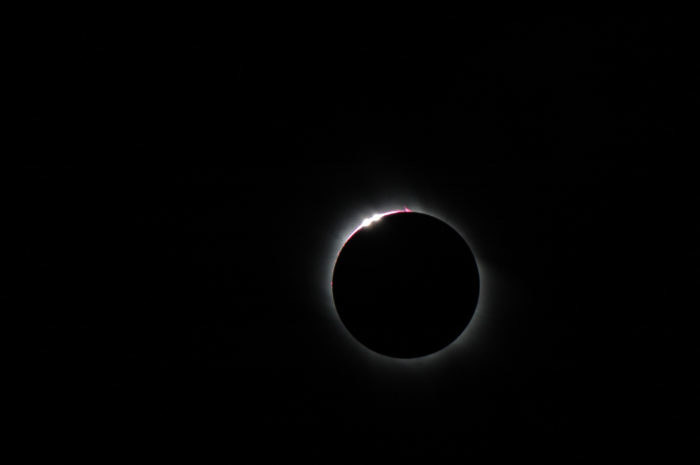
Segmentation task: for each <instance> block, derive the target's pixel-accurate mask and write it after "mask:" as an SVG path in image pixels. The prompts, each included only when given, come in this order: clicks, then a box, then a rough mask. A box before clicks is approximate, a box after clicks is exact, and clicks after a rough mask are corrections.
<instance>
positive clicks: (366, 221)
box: [338, 207, 411, 254]
mask: <svg viewBox="0 0 700 465" xmlns="http://www.w3.org/2000/svg"><path fill="white" fill-rule="evenodd" d="M410 212H411V210H410V209H408V208H406V207H404V209H403V210H392V211H388V212H384V213H375V214H374V215H372V216H370V217H369V218H365V219H364V220H362V223H360V225H359V226H358V227H357V228H355V230H354V231H353V232H351V233H350V235H349V236H348V237H347V239H345V242H347V241H349V240H350V238H351V237H352V236H354V235H355V233H356V232H357V231H359V230H360V229H362V228H366V227H367V226H369V225H371V224H373V223H376V222H377V221H379V220H381V219H382V218H384V217H385V216H388V215H393V214H395V213H410ZM338 253H339V254H340V251H339V252H338Z"/></svg>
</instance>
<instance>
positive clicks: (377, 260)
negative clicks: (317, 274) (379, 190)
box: [332, 210, 479, 358]
mask: <svg viewBox="0 0 700 465" xmlns="http://www.w3.org/2000/svg"><path fill="white" fill-rule="evenodd" d="M332 287H333V300H334V303H335V307H336V310H337V312H338V315H339V316H340V319H341V321H342V323H343V325H344V326H345V327H346V328H347V330H348V331H349V332H350V333H351V334H352V335H353V336H354V337H355V339H357V341H359V342H360V343H361V344H363V345H364V346H366V347H367V348H369V349H371V350H373V351H375V352H378V353H380V354H384V355H387V356H390V357H396V358H414V357H420V356H424V355H428V354H431V353H434V352H437V351H439V350H441V349H443V348H445V347H446V346H448V345H449V344H450V343H452V342H453V341H454V340H455V339H456V338H457V337H458V336H459V335H460V334H461V333H462V332H463V331H464V329H465V328H466V327H467V325H468V324H469V321H470V320H471V319H472V316H473V315H474V312H475V310H476V304H477V302H478V299H479V271H478V267H477V264H476V260H475V258H474V255H473V253H472V251H471V249H470V248H469V245H468V244H467V243H466V241H465V240H464V239H463V238H462V236H461V235H460V234H459V233H458V232H457V231H455V230H454V229H453V228H452V227H451V226H450V225H448V224H447V223H445V222H443V221H441V220H439V219H437V218H435V217H433V216H430V215H427V214H424V213H417V212H411V211H408V210H406V211H395V212H388V213H385V214H379V215H374V216H372V217H371V218H367V219H366V220H365V221H363V222H362V224H361V225H360V226H359V227H358V228H357V229H356V230H355V231H354V232H353V234H351V236H350V238H349V239H348V240H347V241H346V242H345V244H344V245H343V247H342V249H341V251H340V253H339V254H338V258H337V260H336V263H335V267H334V269H333V279H332Z"/></svg>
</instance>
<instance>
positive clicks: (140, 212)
mask: <svg viewBox="0 0 700 465" xmlns="http://www.w3.org/2000/svg"><path fill="white" fill-rule="evenodd" d="M244 23H245V21H244V20H239V21H236V22H235V25H234V26H231V28H230V29H224V30H220V29H217V28H214V27H211V28H208V27H203V26H201V25H200V26H199V27H198V28H193V27H181V26H176V25H170V26H168V27H164V28H162V29H161V28H154V27H145V28H143V27H140V28H127V27H124V28H121V29H116V30H115V29H112V28H110V29H109V30H107V29H102V28H101V27H100V26H99V25H93V26H91V27H82V28H80V27H79V28H75V29H70V30H65V31H59V32H56V33H53V32H52V33H50V34H49V33H44V34H40V33H37V34H27V36H26V37H22V38H21V39H20V40H18V41H17V44H18V47H20V48H21V53H20V55H21V56H22V58H23V59H22V65H21V66H19V67H18V70H19V72H20V76H21V80H22V85H21V86H20V88H19V95H20V97H21V99H22V100H23V111H22V112H21V114H20V115H19V118H18V119H19V121H20V123H21V124H20V126H21V128H20V130H19V133H18V135H19V137H21V139H22V143H21V144H20V146H19V147H18V154H19V157H18V158H19V160H20V169H19V170H18V171H16V170H8V171H7V172H6V173H4V175H5V176H6V178H7V179H6V181H7V182H6V183H5V184H6V185H7V186H9V188H10V189H9V195H8V197H7V199H6V202H8V204H9V207H8V211H9V212H10V214H11V215H12V216H11V218H12V221H11V222H10V225H9V227H10V228H12V230H16V231H18V232H19V236H18V239H16V240H15V241H14V242H13V243H11V244H8V245H7V246H8V248H10V249H12V250H11V252H19V256H20V261H19V262H17V263H16V264H15V262H10V264H11V268H10V270H9V276H10V278H9V280H8V281H7V284H8V286H7V291H6V292H5V293H4V294H5V296H7V297H8V298H7V299H5V300H6V301H7V302H9V303H10V304H11V305H12V306H13V308H17V314H18V315H20V317H21V318H20V323H18V326H17V331H16V332H17V333H18V334H20V335H21V337H22V342H21V343H20V344H19V345H17V346H16V352H17V354H18V356H17V357H16V359H18V360H20V365H21V366H22V368H23V369H22V376H21V377H20V378H19V379H21V380H22V383H21V384H22V386H23V387H22V390H23V393H24V395H23V396H22V397H21V400H20V401H19V404H20V406H21V408H23V409H24V411H25V412H26V414H25V415H23V420H22V421H21V422H20V423H19V425H18V428H17V429H18V430H19V431H20V432H22V433H24V432H26V434H27V436H28V437H29V438H31V439H30V440H29V445H28V446H27V453H28V454H30V455H33V454H41V455H47V456H49V457H62V456H66V457H74V458H88V459H96V460H98V461H103V459H107V458H114V457H128V458H129V461H148V462H151V463H152V462H154V461H156V462H158V461H169V460H171V459H173V458H178V459H182V460H187V461H192V462H198V463H199V462H202V461H215V462H222V463H255V462H262V463H283V462H292V463H466V462H468V461H473V462H474V463H492V462H494V463H516V462H517V463H521V461H522V460H525V459H528V460H532V459H537V460H538V461H552V462H556V463H591V462H593V461H599V460H600V459H601V458H606V457H608V458H609V457H616V458H619V459H625V458H628V459H630V460H632V458H639V457H647V456H654V457H658V458H667V459H668V458H669V457H670V458H673V459H680V458H683V457H685V455H686V454H688V453H690V452H691V449H690V444H691V441H692V440H694V439H695V438H696V437H697V424H696V416H695V414H694V401H696V400H697V392H698V383H697V381H696V380H695V371H697V369H696V368H694V367H695V365H696V364H697V358H698V355H699V354H698V348H697V336H696V334H695V333H696V330H695V328H696V327H697V321H698V319H697V308H698V299H697V295H696V294H695V290H696V289H697V286H698V265H697V259H698V255H699V250H698V245H697V238H698V236H699V233H700V231H699V229H700V227H699V222H698V215H697V204H698V200H700V198H699V196H698V189H697V180H696V171H695V170H693V169H691V163H690V160H691V159H692V158H694V157H695V156H696V155H697V149H696V145H695V143H694V142H695V141H694V137H692V135H693V134H694V132H695V131H696V127H697V105H698V98H697V97H698V95H697V80H696V76H697V70H698V69H697V68H698V65H697V60H696V58H695V56H696V55H697V53H696V47H695V37H694V33H693V30H692V29H690V28H688V27H687V26H685V25H683V24H681V23H680V22H678V21H675V20H672V19H663V18H653V19H646V20H637V19H635V20H631V19H626V20H620V19H618V20H595V21H591V20H587V21H582V20H573V19H571V18H569V19H561V18H559V19H549V20H538V21H530V20H525V19H521V20H517V21H514V20H510V21H506V22H504V21H498V22H492V21H486V20H484V21H482V20H480V19H478V18H472V19H471V20H470V21H467V22H464V23H460V22H451V23H450V24H449V25H444V27H439V28H436V29H435V30H433V29H431V30H430V31H429V30H428V29H427V28H423V27H417V26H416V27H411V28H408V27H407V28H404V30H403V31H401V32H400V33H398V32H397V33H390V32H388V30H387V31H385V33H384V34H379V35H374V34H372V35H370V34H369V33H367V32H365V31H364V30H361V29H360V28H338V29H337V28H336V27H335V26H334V25H333V24H330V25H328V26H327V27H325V28H323V30H322V31H319V32H315V31H314V32H311V30H309V29H306V28H302V27H288V28H286V29H283V30H280V29H278V28H277V27H269V28H267V29H266V28H253V27H250V28H243V27H241V26H242V24H244ZM385 206H390V207H399V208H401V207H403V206H408V207H409V208H415V206H418V207H421V208H423V209H425V210H428V212H430V209H431V208H433V209H435V210H439V212H438V213H440V214H445V215H448V216H449V217H450V219H452V220H453V221H454V222H455V223H456V224H458V225H459V226H460V227H461V228H463V229H464V230H465V232H466V234H467V236H469V238H470V240H472V246H473V248H474V252H475V254H476V255H477V259H478V260H479V261H480V265H483V266H484V269H486V270H488V272H487V274H488V277H489V280H490V282H491V283H492V286H491V287H490V288H489V292H490V294H489V300H488V301H489V305H487V306H485V307H484V308H483V309H482V310H483V313H481V316H482V320H481V326H480V328H479V331H478V334H475V336H474V339H473V340H472V341H470V342H469V344H467V346H465V347H463V348H461V349H459V350H456V351H453V352H452V353H451V355H449V356H446V357H443V358H439V359H436V360H434V362H433V363H424V364H418V365H415V366H412V365H410V364H409V365H406V364H400V365H392V364H391V363H390V362H388V361H387V360H384V359H381V360H379V359H374V358H372V357H370V356H368V355H367V354H366V353H363V352H362V351H358V350H357V348H356V347H352V346H351V344H349V342H348V340H347V339H346V338H344V337H343V336H342V334H341V332H340V330H339V328H338V326H337V321H336V320H335V319H334V318H333V316H332V315H331V314H330V313H329V312H331V311H332V307H329V302H328V299H327V297H328V295H327V294H324V292H323V289H324V286H325V282H326V281H327V280H328V281H329V280H330V276H329V275H328V276H326V275H325V274H324V273H325V271H324V270H326V269H328V263H329V262H330V261H331V260H332V257H331V253H334V252H333V247H335V244H336V243H337V241H338V238H339V237H341V236H342V235H343V234H346V233H347V232H348V231H347V228H348V227H349V226H350V223H351V220H352V219H353V218H356V217H357V216H358V215H361V213H363V212H365V211H372V210H373V209H375V208H382V207H385ZM13 255H15V254H14V253H13ZM10 296H12V298H10ZM15 297H16V298H15ZM480 311H481V310H480Z"/></svg>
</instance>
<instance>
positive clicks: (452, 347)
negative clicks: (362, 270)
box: [326, 206, 492, 367]
mask: <svg viewBox="0 0 700 465" xmlns="http://www.w3.org/2000/svg"><path fill="white" fill-rule="evenodd" d="M398 213H421V214H424V215H428V216H432V217H433V218H436V219H438V220H440V221H442V222H443V223H445V224H447V225H448V226H450V227H451V228H452V229H454V230H455V231H456V232H457V233H458V234H459V235H460V236H461V237H462V240H464V242H465V243H466V244H467V246H468V247H469V248H470V250H471V252H472V254H473V255H474V259H475V261H476V266H477V272H478V275H479V297H478V300H477V303H476V306H475V309H474V314H473V315H472V318H471V320H470V321H469V323H468V324H467V326H466V327H465V328H464V330H463V331H462V333H461V334H460V335H459V336H457V337H456V338H455V339H454V340H453V341H452V342H451V343H450V344H448V345H447V346H445V347H443V348H442V349H440V350H438V351H436V352H433V353H430V354H427V355H422V356H419V357H411V358H397V357H391V356H389V355H385V354H381V353H379V352H375V351H374V350H372V349H370V348H369V347H367V346H365V345H364V344H362V342H360V341H359V340H357V339H356V338H355V336H354V335H353V334H352V333H351V332H350V331H349V330H348V329H347V328H346V327H345V325H344V324H343V322H342V320H341V319H340V315H339V314H338V310H337V308H336V307H335V300H334V298H333V271H334V270H335V264H336V263H337V261H338V257H339V256H340V252H341V251H342V250H343V247H345V244H346V243H347V242H348V241H349V240H350V239H351V238H352V237H353V236H354V235H355V234H356V233H357V232H358V231H360V230H361V229H363V228H366V227H369V226H371V225H372V224H374V223H376V222H378V221H380V220H381V219H382V218H384V217H385V216H388V215H393V214H398ZM356 224H357V223H356ZM336 244H337V243H336ZM335 248H336V253H335V257H334V259H333V260H332V262H331V267H330V275H331V282H330V286H329V287H328V288H327V289H328V291H330V292H329V297H330V304H331V308H332V311H333V313H334V319H335V320H336V321H337V323H338V324H339V325H340V327H341V328H342V332H343V333H344V335H345V336H346V337H349V338H350V339H352V340H353V341H354V342H355V344H356V345H357V346H359V348H361V349H362V352H363V353H365V354H366V355H370V356H371V357H372V358H374V359H375V361H380V360H383V361H384V362H388V363H391V364H393V365H396V364H399V365H404V366H407V367H411V366H417V365H416V364H418V365H422V363H423V362H427V361H429V360H432V361H435V360H437V359H444V358H445V357H446V356H447V355H448V354H449V353H454V352H455V351H456V350H457V349H459V348H460V347H464V343H465V338H467V336H468V335H467V333H473V332H475V331H476V329H475V327H477V326H478V324H477V321H478V320H479V317H480V314H481V313H482V312H483V310H482V307H484V306H485V304H487V303H486V302H484V300H491V299H490V298H489V297H490V295H491V294H492V292H491V291H489V292H486V291H488V290H489V289H490V286H489V287H486V286H485V285H486V284H487V283H488V282H489V279H488V276H486V275H485V274H484V273H483V271H482V263H481V262H480V259H479V256H478V255H477V254H476V252H475V250H474V248H473V247H472V246H471V242H470V241H469V240H467V238H466V237H465V235H464V233H463V232H462V231H461V230H460V228H458V227H455V226H454V225H453V223H452V222H450V221H447V220H445V219H444V218H443V216H442V215H436V214H433V213H427V212H425V211H423V210H422V209H421V210H419V209H416V208H408V207H406V206H404V207H403V208H402V209H394V210H388V211H385V212H384V213H374V214H372V215H370V216H368V217H365V218H364V219H363V220H362V221H361V222H360V225H359V226H356V227H355V228H353V229H352V231H351V232H350V233H349V234H346V235H345V236H344V237H343V239H342V240H341V241H340V245H339V247H338V246H337V245H336V247H335ZM326 282H328V281H326ZM485 294H486V295H485ZM480 310H482V311H481V312H480Z"/></svg>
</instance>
